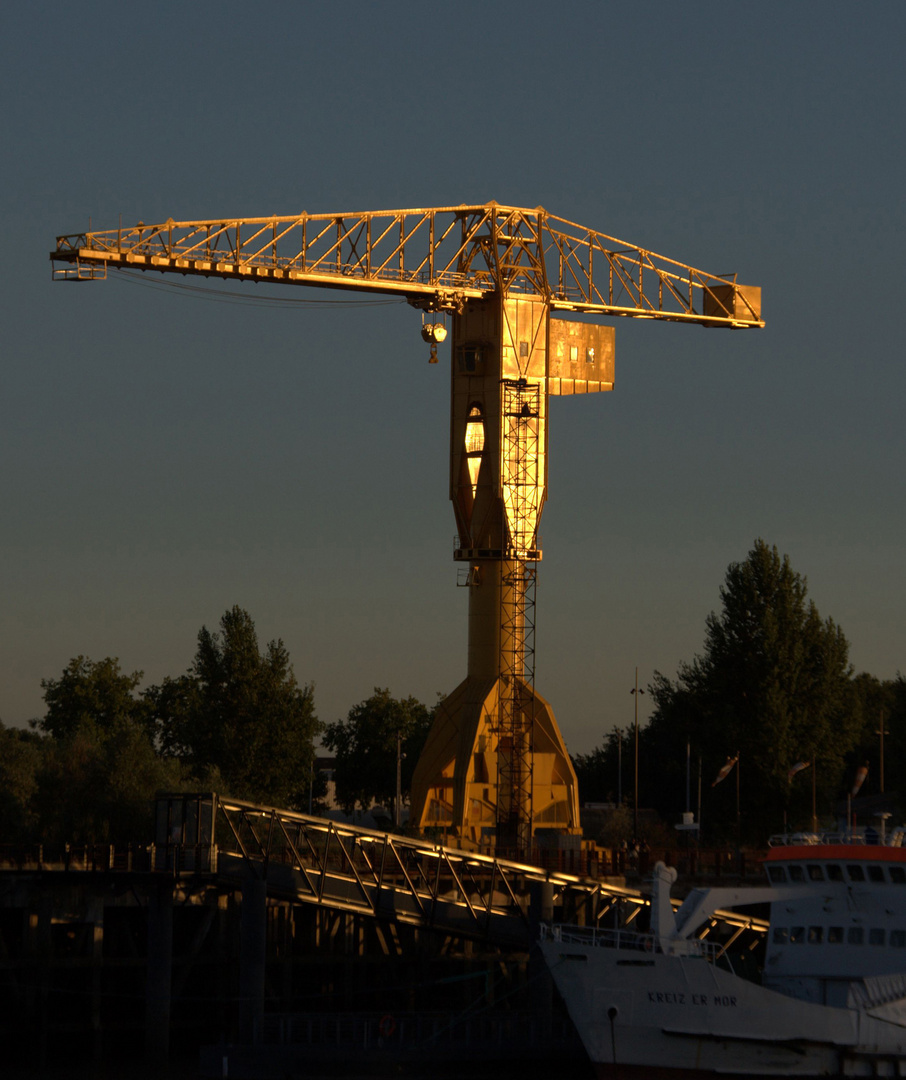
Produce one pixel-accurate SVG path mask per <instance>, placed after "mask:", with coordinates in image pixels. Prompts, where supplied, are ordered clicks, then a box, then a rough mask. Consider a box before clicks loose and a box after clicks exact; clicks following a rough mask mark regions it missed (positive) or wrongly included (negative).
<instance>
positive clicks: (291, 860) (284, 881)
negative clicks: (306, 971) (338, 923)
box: [155, 793, 765, 948]
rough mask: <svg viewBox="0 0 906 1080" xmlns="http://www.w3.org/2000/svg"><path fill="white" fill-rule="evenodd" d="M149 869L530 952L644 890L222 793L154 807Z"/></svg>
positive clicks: (632, 903)
mask: <svg viewBox="0 0 906 1080" xmlns="http://www.w3.org/2000/svg"><path fill="white" fill-rule="evenodd" d="M155 868H156V869H157V870H167V871H170V872H172V873H174V874H176V875H178V876H192V875H204V876H208V875H211V876H215V877H216V878H217V879H218V880H219V881H221V882H224V883H227V884H230V883H232V884H236V885H240V884H241V883H242V882H243V881H247V880H248V879H249V878H257V879H258V880H262V881H263V882H265V884H266V889H267V894H268V896H269V897H271V898H273V899H277V900H283V901H290V902H293V903H302V904H315V905H320V906H322V907H326V908H330V909H333V910H335V911H345V912H349V913H352V914H357V915H362V916H366V917H372V918H375V919H378V920H383V921H387V922H395V923H402V924H406V925H409V926H414V927H420V928H424V929H429V930H434V931H437V932H440V933H445V934H451V935H455V936H458V937H463V938H469V939H473V940H480V941H484V942H487V943H488V944H493V945H497V946H501V947H509V948H514V947H515V948H528V947H529V945H530V944H531V942H532V940H533V939H534V937H535V936H536V934H537V929H538V924H539V923H540V922H541V921H547V920H551V919H554V920H556V921H565V922H571V923H577V924H580V925H585V926H588V927H596V926H597V927H605V926H607V927H609V926H619V927H627V926H631V925H632V924H633V923H635V921H636V920H637V919H638V918H639V916H640V915H641V914H642V913H643V912H646V911H647V908H648V897H647V896H645V895H644V894H642V893H640V892H638V891H637V890H633V889H630V888H626V887H624V886H619V885H616V884H612V883H608V882H605V881H600V880H598V879H596V878H589V877H582V876H579V875H574V874H566V873H562V872H557V871H548V870H545V869H543V868H542V867H538V866H532V865H529V864H526V863H520V862H512V861H508V860H505V859H499V858H495V857H493V856H490V855H480V854H476V853H474V852H469V851H464V850H460V849H456V848H449V847H444V846H443V845H442V844H439V843H436V842H432V841H430V840H424V839H414V838H410V837H405V836H398V835H394V834H390V833H385V832H378V831H375V830H373V829H366V828H361V827H358V826H355V825H346V824H343V823H339V822H336V821H331V820H329V819H326V818H320V817H314V816H311V815H307V814H300V813H295V812H292V811H289V810H278V809H275V808H273V807H268V806H258V805H255V804H254V803H248V802H242V801H240V800H237V799H229V798H224V797H222V796H219V795H217V794H211V793H207V794H191V795H186V794H180V795H164V796H161V797H159V799H158V801H157V825H156V852H155ZM764 930H765V925H764V924H763V923H762V922H761V920H758V919H754V918H752V919H749V918H745V917H740V916H739V915H736V914H731V913H726V912H717V913H715V916H714V917H713V918H712V919H711V921H710V923H709V924H708V925H707V926H706V927H705V928H704V929H703V932H702V935H701V936H703V937H704V936H708V935H709V934H712V933H715V932H717V931H720V935H721V944H722V945H723V947H724V948H728V947H729V946H730V945H732V944H734V943H735V942H736V941H737V940H738V939H739V938H740V936H741V935H743V934H746V933H751V932H752V931H754V932H755V934H756V936H760V934H763V932H764Z"/></svg>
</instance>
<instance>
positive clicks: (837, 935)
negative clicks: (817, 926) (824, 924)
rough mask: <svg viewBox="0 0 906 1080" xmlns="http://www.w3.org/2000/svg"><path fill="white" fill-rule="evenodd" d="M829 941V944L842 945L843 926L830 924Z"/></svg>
mask: <svg viewBox="0 0 906 1080" xmlns="http://www.w3.org/2000/svg"><path fill="white" fill-rule="evenodd" d="M827 943H828V945H842V944H843V927H842V926H829V927H828V928H827Z"/></svg>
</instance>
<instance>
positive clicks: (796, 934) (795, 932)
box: [790, 926, 805, 945]
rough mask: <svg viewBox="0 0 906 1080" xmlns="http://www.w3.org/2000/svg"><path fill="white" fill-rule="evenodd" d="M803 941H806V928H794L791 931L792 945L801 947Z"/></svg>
mask: <svg viewBox="0 0 906 1080" xmlns="http://www.w3.org/2000/svg"><path fill="white" fill-rule="evenodd" d="M803 941H805V927H804V926H794V927H793V928H792V929H791V930H790V944H791V945H801V944H802V942H803Z"/></svg>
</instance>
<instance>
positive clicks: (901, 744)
mask: <svg viewBox="0 0 906 1080" xmlns="http://www.w3.org/2000/svg"><path fill="white" fill-rule="evenodd" d="M720 598H721V605H722V606H721V610H720V611H719V612H716V613H715V612H712V613H711V615H709V616H708V618H707V619H706V621H705V637H704V647H703V650H702V652H701V654H700V655H697V656H695V657H693V659H692V660H690V661H688V662H685V663H681V664H680V665H679V669H678V671H677V673H676V676H675V677H673V678H670V677H668V676H667V675H664V674H663V673H661V672H655V674H654V677H653V680H652V682H651V684H650V685H649V686H648V688H647V693H648V695H650V700H651V701H652V702H653V705H654V708H653V711H652V714H651V716H650V718H649V720H648V722H647V723H646V724H645V725H644V726H643V727H642V728H641V730H640V732H639V784H640V788H639V804H640V806H641V807H644V808H651V809H653V810H654V811H655V812H656V814H657V816H658V818H659V819H660V821H661V823H662V827H661V835H662V836H665V837H670V838H671V839H676V834H675V833H674V832H673V831H672V826H673V824H674V823H676V822H678V821H679V820H680V815H681V813H682V812H683V810H685V809H686V791H687V777H688V778H689V779H691V781H692V787H693V794H692V798H691V806H690V809H692V810H696V809H697V806H698V792H697V789H698V786H699V780H700V783H701V787H702V800H701V802H702V817H703V826H704V829H705V835H706V838H707V839H708V841H709V842H723V841H730V840H733V839H736V838H737V837H738V838H739V839H740V840H742V841H747V842H750V843H755V844H763V843H764V842H765V840H766V839H767V837H768V836H769V835H770V834H771V833H773V832H778V831H780V830H781V829H782V828H783V827H784V826H787V827H788V828H791V829H802V828H808V827H810V825H811V822H812V810H813V805H814V810H815V812H816V814H817V816H818V818H819V822H820V824H822V825H825V824H829V823H831V822H832V821H833V820H834V817H835V815H836V814H838V813H839V810H840V808H841V806H843V805H844V803H845V798H846V795H847V793H848V792H850V793H851V791H852V789H853V787H854V786H855V776H856V772H857V770H859V769H860V768H861V769H864V768H865V767H866V766H867V767H868V779H867V780H866V781H865V782H864V783H863V786H862V788H861V789H860V791H859V795H858V797H857V798H856V799H855V800H854V802H853V807H854V809H855V811H856V813H857V814H859V815H861V823H862V824H870V823H871V821H870V818H871V815H872V813H873V812H874V811H877V810H881V811H885V812H887V811H889V812H892V813H895V814H899V813H900V806H899V803H898V799H897V791H898V788H899V778H900V777H901V776H902V775H903V770H904V767H906V679H904V677H903V676H902V675H899V674H898V675H897V677H896V678H895V679H892V680H880V679H878V678H876V677H874V676H872V675H870V674H867V673H865V672H862V673H858V674H856V673H855V672H854V670H853V667H852V665H851V663H850V661H849V643H848V642H847V640H846V637H845V636H844V634H843V631H842V630H841V628H840V627H839V626H838V625H837V624H836V623H835V622H834V621H833V620H832V619H830V618H822V617H821V615H820V614H819V613H818V610H817V608H816V607H815V605H814V603H813V602H812V601H810V600H809V599H808V590H807V581H806V579H805V578H804V577H803V576H802V575H801V574H799V573H798V572H796V571H794V570H793V568H792V566H791V565H790V561H789V559H788V557H787V556H781V555H780V554H779V553H778V551H777V549H776V547H769V546H768V544H766V543H765V542H764V541H763V540H757V541H756V542H755V545H754V547H753V548H752V550H751V551H750V552H749V553H748V556H747V557H746V559H745V560H743V561H742V562H738V563H731V564H730V566H729V568H728V569H727V572H726V576H725V579H724V584H723V586H722V588H721V590H720ZM142 679H143V675H142V672H141V671H134V672H131V673H125V672H123V671H122V670H121V669H120V665H119V662H118V660H117V659H116V658H114V657H107V658H105V659H103V660H100V661H93V660H91V659H89V658H87V657H85V656H77V657H75V658H74V659H72V660H70V662H69V664H68V665H67V666H66V667H65V668H64V670H63V672H62V674H61V675H60V676H59V677H58V678H55V679H47V680H43V681H42V684H41V685H42V689H43V691H44V702H45V706H46V711H45V714H44V716H43V717H41V718H40V719H37V720H34V721H32V722H31V727H30V730H20V729H16V728H5V727H3V725H2V724H0V844H15V843H28V842H38V841H40V842H43V843H64V842H71V843H76V844H78V843H89V842H111V843H119V842H125V841H130V840H144V839H148V838H150V835H151V829H152V820H151V807H152V805H153V800H154V796H155V794H156V793H157V792H160V791H173V792H179V791H192V790H195V791H217V792H219V793H221V794H224V795H230V796H232V797H234V798H241V799H246V800H248V801H251V802H257V803H263V804H266V805H271V806H278V807H281V808H285V809H295V810H301V811H307V810H308V809H309V807H311V808H312V809H313V810H314V811H315V812H318V810H319V809H323V806H322V804H321V803H320V801H319V796H320V795H321V794H322V793H323V790H322V789H323V785H322V784H321V783H319V780H320V778H319V775H318V772H317V770H316V768H315V759H316V754H317V753H318V746H319V744H320V746H321V748H322V749H321V753H323V752H324V751H325V750H326V751H329V752H331V753H332V754H333V755H334V757H335V784H336V799H337V802H338V803H339V805H340V806H341V807H342V808H343V809H344V810H346V811H347V812H348V813H349V812H352V811H354V810H355V809H357V808H365V809H367V808H368V807H370V806H371V805H372V803H374V802H377V803H381V804H383V805H384V806H385V807H387V808H388V809H389V808H391V807H393V805H394V802H395V799H396V795H397V769H399V773H400V789H401V793H402V796H403V799H404V800H405V799H406V797H407V795H408V792H409V788H410V785H411V780H412V772H413V769H414V767H415V764H416V762H417V760H418V757H419V754H420V752H421V748H422V746H423V745H424V742H425V739H426V738H427V734H428V731H429V728H430V726H431V723H432V720H433V718H434V713H435V710H436V708H437V704H435V705H434V706H433V707H429V706H427V705H425V704H423V703H422V702H420V701H418V700H417V699H415V698H413V697H406V698H399V699H397V698H394V697H392V696H391V694H390V692H389V690H387V689H382V688H380V687H376V688H375V689H374V692H373V694H372V695H371V696H370V697H369V698H367V699H366V700H365V701H362V702H360V703H359V704H357V705H355V706H353V707H352V708H351V709H350V711H349V713H348V715H347V717H346V718H345V719H344V720H337V721H336V722H334V723H329V724H323V723H322V722H321V721H320V720H319V719H318V717H317V714H316V711H315V702H314V687H313V685H312V684H310V683H307V684H306V683H299V682H298V680H297V679H296V676H295V674H294V672H293V667H292V664H291V662H290V657H289V654H288V652H287V649H286V647H285V646H284V644H283V642H282V641H280V640H279V639H278V640H274V641H270V642H268V643H267V645H266V646H265V648H264V649H263V650H262V649H261V648H260V646H259V642H258V636H257V633H256V630H255V625H254V623H253V621H252V619H251V617H250V616H249V614H248V613H247V612H246V611H244V610H242V609H241V608H239V607H233V608H232V609H230V610H229V611H227V612H226V613H225V614H224V615H223V617H222V619H221V620H220V625H219V629H218V630H217V631H216V632H211V631H209V630H208V629H207V628H206V627H202V629H201V630H200V631H199V634H198V639H197V645H196V652H195V658H194V661H193V664H192V666H191V667H190V668H189V670H188V671H186V672H185V673H183V674H182V675H179V676H176V677H174V678H169V677H168V678H165V679H164V680H163V682H162V683H161V684H160V685H155V686H150V687H147V688H145V689H139V687H140V686H141V683H142ZM882 730H883V731H884V732H885V739H886V741H885V748H886V752H885V761H884V763H883V771H882V763H881V760H880V738H881V736H880V735H879V734H878V733H879V732H880V731H882ZM629 736H631V732H626V731H624V732H622V733H617V732H615V731H614V732H610V733H608V734H607V735H606V737H605V738H604V740H603V741H602V743H601V745H600V746H598V747H597V748H596V749H595V750H593V751H592V752H591V753H589V754H584V755H577V756H576V757H574V764H575V767H576V773H577V776H578V778H579V791H580V799H581V801H582V802H614V801H616V795H617V792H618V790H619V782H618V769H619V763H620V760H622V777H623V781H622V796H623V806H622V807H620V808H618V811H617V813H616V814H615V815H614V819H613V822H612V824H613V827H614V828H613V829H611V832H613V833H614V836H613V839H615V840H618V839H620V838H627V839H628V838H630V837H631V836H632V829H633V827H634V825H633V818H634V815H632V814H631V813H628V812H627V811H628V809H629V808H630V807H631V805H632V801H633V796H634V791H633V790H632V789H631V787H630V784H631V782H632V778H633V775H634V769H633V762H632V757H633V752H634V742H633V740H632V738H631V737H629ZM687 763H690V764H691V769H690V770H688V771H687ZM726 765H732V768H731V769H730V771H729V774H728V777H727V779H725V780H723V781H721V782H719V783H716V784H715V780H716V779H717V777H718V775H719V773H720V772H721V769H722V768H723V767H724V766H726ZM690 772H691V776H689V773H690ZM737 779H738V785H737ZM885 780H886V784H885ZM882 790H884V798H883V799H880V794H879V793H880V792H881V791H882ZM737 791H738V800H737ZM737 811H738V813H737ZM644 820H645V822H646V823H647V822H649V818H648V817H647V816H646V817H645V819H644ZM645 829H647V830H648V831H650V830H651V825H650V823H648V824H646V825H645ZM614 830H615V831H614ZM617 833H620V834H621V835H620V836H617ZM643 838H644V837H643ZM649 839H653V837H649Z"/></svg>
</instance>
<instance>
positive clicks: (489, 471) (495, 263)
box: [51, 202, 764, 851]
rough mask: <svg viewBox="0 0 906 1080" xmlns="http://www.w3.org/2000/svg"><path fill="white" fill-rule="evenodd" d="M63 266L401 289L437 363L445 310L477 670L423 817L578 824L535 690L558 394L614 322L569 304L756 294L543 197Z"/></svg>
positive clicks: (632, 312)
mask: <svg viewBox="0 0 906 1080" xmlns="http://www.w3.org/2000/svg"><path fill="white" fill-rule="evenodd" d="M51 259H52V261H53V277H54V278H55V279H59V280H67V281H86V280H97V279H99V278H104V277H106V275H107V272H108V270H114V269H115V270H149V271H157V272H161V273H176V274H182V275H196V276H199V275H200V276H202V277H217V278H222V279H225V280H239V281H257V282H272V283H280V284H285V285H306V286H319V287H322V288H328V289H354V290H359V291H361V292H371V293H381V294H391V295H397V296H403V297H405V299H406V300H407V301H408V302H409V303H410V304H412V305H413V307H415V308H417V309H420V310H421V312H422V328H421V332H422V337H423V338H424V339H425V341H426V342H428V343H429V344H430V347H431V355H430V359H431V362H432V363H433V362H436V360H437V345H438V344H440V343H441V342H442V341H444V340H445V338H446V336H447V325H446V324H447V319H448V318H449V319H450V321H451V324H452V325H451V328H452V341H451V344H452V347H451V420H450V498H451V500H452V502H453V512H454V515H455V517H456V526H457V530H458V539H457V542H456V547H455V550H454V555H453V557H454V559H456V560H457V561H458V562H461V563H463V564H464V567H463V570H464V573H463V577H464V580H465V584H467V586H468V595H469V644H468V666H467V674H466V677H465V679H464V680H463V681H462V682H461V683H460V684H459V686H458V687H457V688H456V689H455V690H454V691H453V692H452V693H451V694H450V695H449V696H448V697H447V698H446V699H445V700H444V702H443V704H442V705H441V707H440V709H439V710H438V713H437V716H436V719H435V721H434V724H433V727H432V729H431V732H430V734H429V736H428V740H427V743H426V745H425V748H424V751H423V753H422V755H421V757H420V759H419V761H418V763H417V765H416V769H415V776H414V779H413V786H412V795H411V808H410V822H411V823H412V824H415V825H417V826H418V827H419V828H421V829H428V828H433V829H437V830H439V831H443V833H444V834H445V835H447V836H449V837H456V838H458V840H459V842H460V843H461V844H463V845H467V846H468V845H472V844H476V845H477V844H488V845H496V847H497V849H498V850H504V849H506V850H508V851H513V850H517V851H524V850H526V849H527V848H528V847H530V845H531V842H532V837H533V834H534V833H535V831H536V830H537V829H541V828H544V829H550V830H554V831H559V832H561V833H576V832H578V831H579V804H578V792H577V785H576V776H575V772H574V771H573V768H572V764H571V762H570V758H569V754H568V753H567V751H566V747H565V745H564V742H563V738H562V736H561V734H560V731H559V729H558V727H557V723H556V721H555V719H554V714H553V711H552V709H551V707H550V705H549V704H548V702H547V701H546V700H545V699H544V698H543V697H542V696H541V694H539V693H538V692H537V691H536V690H535V687H534V595H535V593H534V589H535V580H536V574H537V567H538V563H539V561H540V560H541V548H540V544H539V533H538V527H539V523H540V519H541V512H542V509H543V506H544V502H545V498H546V494H547V449H548V425H547V415H548V398H549V396H550V395H551V394H554V395H573V394H589V393H599V392H601V391H605V390H611V389H613V379H614V329H613V327H612V326H609V325H599V324H598V323H596V322H593V321H572V320H569V319H568V318H565V317H564V316H565V315H567V314H569V313H581V314H584V315H586V316H599V317H613V316H618V317H627V318H636V319H666V320H670V321H673V322H687V323H696V324H699V325H702V326H714V327H727V328H751V327H761V326H763V325H764V323H763V321H762V319H761V290H760V289H759V288H757V287H752V286H744V285H740V284H738V283H737V281H736V276H735V275H716V274H709V273H706V272H705V271H702V270H696V269H694V268H693V267H691V266H687V265H685V264H684V263H680V262H677V261H675V260H673V259H668V258H666V257H664V256H661V255H656V254H654V253H653V252H651V251H648V250H646V249H644V248H641V247H639V246H637V245H634V244H628V243H625V242H623V241H621V240H617V239H615V238H613V237H610V236H606V235H605V234H603V233H600V232H596V231H594V230H593V229H588V228H585V227H584V226H581V225H576V224H575V223H573V222H570V221H566V220H565V219H563V218H558V217H554V216H553V215H551V214H548V213H547V212H546V211H545V210H543V209H542V208H540V207H537V208H535V209H526V208H520V207H513V206H501V205H500V204H498V203H495V202H490V203H485V204H483V205H471V206H452V207H440V208H431V209H418V210H382V211H366V212H355V213H338V214H298V215H295V216H291V217H265V218H242V219H236V218H231V219H226V218H223V219H217V220H208V221H183V222H176V221H172V220H170V221H166V222H164V223H163V224H160V225H145V224H144V223H143V222H139V223H138V224H137V225H135V226H132V227H130V228H122V227H120V228H118V229H114V230H109V231H105V232H87V233H79V234H76V235H69V236H59V237H57V243H56V248H55V250H54V251H52V252H51Z"/></svg>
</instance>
